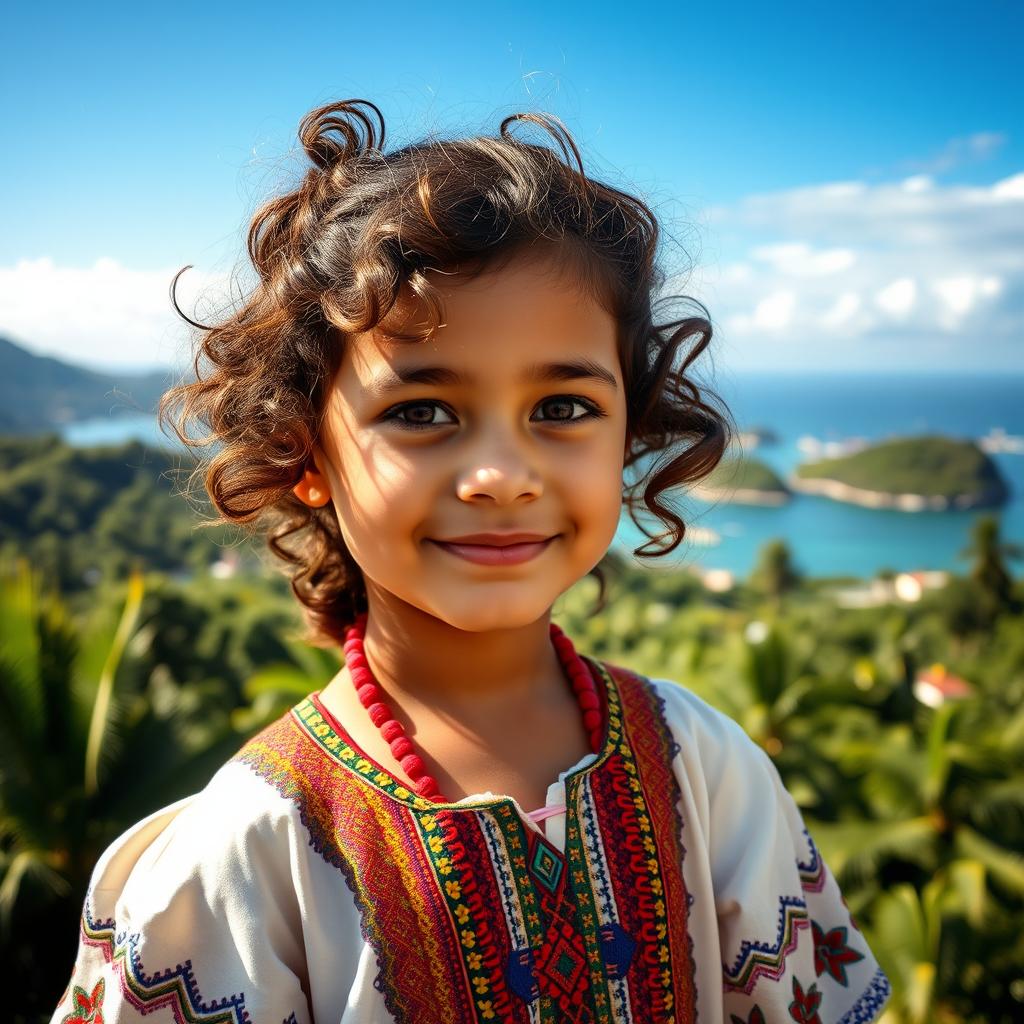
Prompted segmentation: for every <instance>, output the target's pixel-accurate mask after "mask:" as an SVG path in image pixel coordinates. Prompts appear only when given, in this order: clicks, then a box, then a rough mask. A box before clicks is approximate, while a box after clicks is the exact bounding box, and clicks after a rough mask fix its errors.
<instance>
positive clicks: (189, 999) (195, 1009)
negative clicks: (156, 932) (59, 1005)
mask: <svg viewBox="0 0 1024 1024" xmlns="http://www.w3.org/2000/svg"><path fill="white" fill-rule="evenodd" d="M90 896H91V894H90ZM89 902H90V897H89V896H87V897H86V901H85V907H84V909H83V912H82V921H81V929H82V942H83V944H84V945H87V946H96V947H98V948H99V949H100V951H101V952H102V953H103V959H104V960H106V961H107V962H108V963H110V964H113V965H114V968H115V970H116V973H117V977H118V979H119V981H120V983H121V992H122V994H123V996H124V999H125V1001H126V1002H127V1003H128V1004H129V1005H131V1006H133V1007H135V1009H137V1010H139V1011H141V1012H142V1013H152V1012H153V1011H154V1010H155V1009H157V1008H158V1007H161V1006H169V1007H171V1009H172V1011H173V1013H174V1019H175V1020H176V1021H178V1022H180V1024H251V1022H250V1019H249V1013H248V1011H247V1010H246V1009H245V997H244V996H243V995H241V994H238V995H232V996H226V997H225V998H223V999H221V1000H219V1001H214V1002H212V1003H204V1002H203V1000H202V997H201V996H200V994H199V987H198V985H197V984H196V979H195V975H194V974H193V973H192V961H191V960H186V961H185V962H184V963H183V964H178V965H177V966H175V967H168V968H167V969H166V970H164V971H157V972H156V973H155V974H147V973H146V972H145V971H144V970H143V968H142V961H141V959H140V957H139V952H138V949H137V947H138V944H139V941H140V937H139V935H137V934H134V933H131V932H124V931H122V932H118V933H116V934H115V931H114V928H115V925H114V922H113V921H94V920H93V919H92V917H91V915H90V913H89ZM97 988H99V989H100V996H101V997H102V995H103V990H102V988H100V986H97ZM75 990H76V993H77V992H78V991H81V990H80V989H78V987H77V986H75ZM94 995H95V993H94ZM72 1020H77V1018H72ZM61 1024H69V1022H68V1020H67V1019H65V1021H62V1022H61ZM95 1024H102V1017H97V1018H96V1019H95Z"/></svg>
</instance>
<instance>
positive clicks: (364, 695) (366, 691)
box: [356, 683, 384, 708]
mask: <svg viewBox="0 0 1024 1024" xmlns="http://www.w3.org/2000/svg"><path fill="white" fill-rule="evenodd" d="M356 692H357V693H358V694H359V703H360V704H362V705H363V707H364V708H368V707H369V706H370V705H371V704H376V703H377V702H378V701H380V700H382V699H383V697H384V694H383V692H382V691H381V688H380V687H379V686H378V685H377V684H376V683H363V685H362V686H360V687H359V689H358V690H357V691H356Z"/></svg>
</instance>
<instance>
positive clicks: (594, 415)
mask: <svg viewBox="0 0 1024 1024" xmlns="http://www.w3.org/2000/svg"><path fill="white" fill-rule="evenodd" d="M566 399H568V401H569V402H570V403H572V404H573V405H582V406H583V408H584V409H586V410H587V412H586V415H585V416H577V417H575V418H573V419H568V420H547V421H542V422H548V423H555V424H563V423H564V424H569V423H583V422H584V421H586V420H590V419H598V418H600V417H602V416H607V415H608V414H607V413H606V412H604V411H603V410H602V409H600V408H599V407H598V406H596V405H595V404H594V403H593V402H591V401H588V400H587V399H586V398H581V397H580V396H579V395H552V396H551V397H550V398H545V399H544V401H543V402H541V403H540V404H541V406H543V405H547V404H548V403H550V402H554V401H556V400H561V401H565V400H566ZM421 405H429V406H436V407H441V408H443V407H444V404H443V403H442V402H439V401H437V400H436V399H432V398H422V399H419V400H418V401H415V402H403V403H402V404H401V405H396V406H395V407H394V408H393V409H390V410H388V412H386V413H385V414H384V416H383V419H384V420H385V421H386V422H390V421H392V420H393V421H394V422H395V423H396V424H397V425H398V426H399V427H401V429H402V430H429V429H431V428H432V427H444V426H449V425H450V424H447V423H410V422H408V421H407V420H403V419H400V418H399V414H400V413H403V412H405V410H406V409H411V408H415V407H417V406H421Z"/></svg>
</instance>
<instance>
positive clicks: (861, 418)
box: [64, 374, 1024, 576]
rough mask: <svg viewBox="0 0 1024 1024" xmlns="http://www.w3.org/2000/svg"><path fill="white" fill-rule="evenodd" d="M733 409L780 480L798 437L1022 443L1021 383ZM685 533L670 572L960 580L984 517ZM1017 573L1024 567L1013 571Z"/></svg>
mask: <svg viewBox="0 0 1024 1024" xmlns="http://www.w3.org/2000/svg"><path fill="white" fill-rule="evenodd" d="M712 386H713V387H714V388H715V390H717V391H718V392H719V394H720V395H721V396H722V397H723V398H724V399H725V401H726V402H727V403H728V404H729V407H730V408H731V410H732V413H733V416H734V418H735V419H736V422H737V424H738V425H739V427H740V428H741V429H751V428H753V427H770V428H771V429H772V430H774V431H775V433H776V434H777V435H778V436H779V443H778V444H777V445H773V446H766V445H762V446H761V447H759V448H758V449H757V450H756V452H754V453H753V454H754V455H755V456H756V457H757V458H759V459H762V460H764V461H765V462H766V463H768V464H769V465H771V466H772V467H773V468H774V469H776V470H777V471H778V472H780V474H781V475H785V474H787V473H789V472H790V471H791V470H792V469H793V468H794V467H795V466H796V465H797V463H798V462H800V461H802V460H804V459H805V456H804V455H803V454H802V453H801V452H800V450H799V449H798V447H797V441H798V439H799V438H800V437H801V436H802V435H811V436H814V437H817V438H818V439H819V440H841V439H843V438H848V437H865V438H868V439H870V440H881V439H882V438H885V437H888V436H905V435H908V434H921V433H943V434H947V435H950V436H954V437H964V438H968V437H974V438H977V437H981V436H983V435H985V434H987V433H988V432H989V431H990V430H992V429H993V428H996V427H1002V428H1003V429H1004V430H1006V431H1007V433H1010V434H1024V375H1022V376H1017V377H1014V376H1010V375H999V376H991V375H985V376H981V375H979V376H967V375H964V376H961V377H951V376H928V375H915V376H903V375H892V376H885V377H882V376H877V375H874V376H870V375H864V374H843V375H829V376H825V375H822V376H809V375H803V376H788V375H787V376H781V375H779V376H776V375H771V376H769V375H757V376H753V375H733V376H730V377H729V378H726V377H725V376H724V375H722V376H721V377H720V378H719V379H717V381H715V382H713V385H712ZM64 436H65V437H66V438H67V439H68V440H69V441H71V443H73V444H82V445H89V444H100V443H104V442H111V441H120V440H123V439H125V438H128V437H138V438H140V439H142V440H145V441H148V442H151V443H157V444H167V443H168V442H167V439H166V438H165V437H164V436H163V435H162V434H161V433H160V432H159V431H158V429H157V427H156V423H155V421H154V420H153V419H152V418H150V417H134V418H130V419H129V418H125V419H110V420H104V421H99V420H93V421H89V422H86V423H79V424H74V425H72V426H70V427H68V428H67V429H66V430H65V431H64ZM992 457H993V459H994V460H995V461H996V463H997V464H998V466H999V468H1000V470H1001V471H1002V473H1003V475H1004V476H1005V477H1006V479H1007V482H1008V483H1009V484H1010V487H1011V490H1012V495H1011V498H1010V501H1009V502H1008V503H1007V504H1006V505H1004V506H1002V507H1001V509H999V510H997V511H996V514H997V516H998V517H999V519H1000V522H1001V524H1002V533H1003V537H1004V539H1005V540H1008V541H1014V542H1016V543H1018V544H1021V545H1024V455H1010V454H997V455H994V456H992ZM677 505H678V507H679V508H680V511H681V513H682V515H683V518H684V520H685V521H686V522H687V523H688V524H693V525H694V526H697V527H703V528H710V529H711V530H714V531H715V532H716V533H718V534H719V535H720V541H719V542H718V543H717V544H716V545H714V546H710V547H707V546H701V545H698V544H695V543H691V542H689V541H688V540H687V541H684V542H683V543H682V544H681V545H680V547H679V548H677V549H676V551H675V552H673V553H672V554H671V555H668V556H666V558H665V559H664V560H663V561H664V562H666V563H671V564H679V563H682V564H685V565H689V566H693V567H695V568H700V569H702V570H703V569H727V570H730V571H732V572H734V573H737V574H739V575H746V574H747V573H748V572H749V571H750V569H751V568H752V567H753V565H754V563H755V561H756V556H757V551H758V548H759V547H760V546H761V544H763V543H764V542H765V541H766V540H768V539H770V538H773V537H780V538H782V539H784V540H785V541H787V543H788V544H789V545H790V548H791V550H792V552H793V557H794V561H795V562H796V564H797V566H798V568H800V569H801V570H802V571H803V572H805V573H808V574H811V575H815V576H818V575H837V574H843V575H846V574H849V575H855V576H871V575H873V574H874V573H875V572H877V571H878V570H880V569H884V568H889V569H896V570H907V571H909V570H915V569H949V570H953V571H956V572H963V571H964V570H965V569H966V568H967V562H966V560H964V559H961V558H959V557H958V555H959V552H960V551H961V550H962V549H963V548H964V546H965V545H966V543H967V538H968V533H969V530H970V526H971V523H972V522H974V520H975V519H976V518H977V517H978V516H979V515H981V514H983V513H980V512H927V513H924V512H923V513H908V512H894V511H890V510H882V509H865V508H859V507H857V506H853V505H844V504H841V503H839V502H834V501H829V500H827V499H825V498H817V497H811V496H808V495H795V496H794V498H793V500H792V501H791V502H790V503H789V504H788V505H785V506H782V507H779V508H770V507H754V506H744V505H726V504H717V505H709V504H707V503H706V502H703V501H700V500H699V499H697V498H695V497H693V496H692V495H683V496H682V497H681V499H677ZM644 539H645V538H644V536H643V534H642V533H641V532H640V531H639V530H638V529H637V528H636V527H635V526H634V525H633V523H632V522H631V521H630V520H629V519H628V517H627V518H625V519H624V520H623V523H622V525H621V526H620V529H619V532H618V534H617V536H616V546H617V547H619V548H620V549H621V550H623V551H624V552H627V553H628V552H629V551H631V550H632V549H633V548H634V547H636V546H637V545H639V544H641V543H642V542H643V541H644ZM1013 566H1014V569H1015V571H1016V572H1017V573H1020V572H1021V571H1024V563H1021V562H1016V563H1013Z"/></svg>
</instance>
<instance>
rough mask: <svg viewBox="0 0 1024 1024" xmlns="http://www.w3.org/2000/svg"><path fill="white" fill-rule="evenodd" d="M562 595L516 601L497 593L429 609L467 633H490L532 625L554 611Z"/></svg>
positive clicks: (454, 627) (442, 619)
mask: <svg viewBox="0 0 1024 1024" xmlns="http://www.w3.org/2000/svg"><path fill="white" fill-rule="evenodd" d="M557 597H558V595H557V594H554V595H552V596H551V599H550V600H544V599H538V597H537V596H534V597H533V599H532V600H522V601H516V600H514V599H511V600H510V599H507V598H502V597H501V596H499V595H495V596H494V597H493V598H492V599H490V600H485V601H478V602H476V603H474V604H470V605H467V606H463V605H459V606H453V605H441V606H436V605H435V606H434V607H432V608H429V609H424V610H425V611H429V613H430V614H431V615H433V616H434V617H435V618H438V619H441V621H442V622H446V623H447V624H448V625H449V626H451V627H452V628H453V629H460V630H462V631H463V632H465V633H489V632H491V631H493V630H501V629H520V628H522V627H525V626H529V625H532V624H533V623H534V622H536V621H537V620H538V619H541V618H543V617H544V616H545V615H547V614H548V612H549V611H550V610H551V606H552V605H553V604H554V602H555V600H556V599H557Z"/></svg>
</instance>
